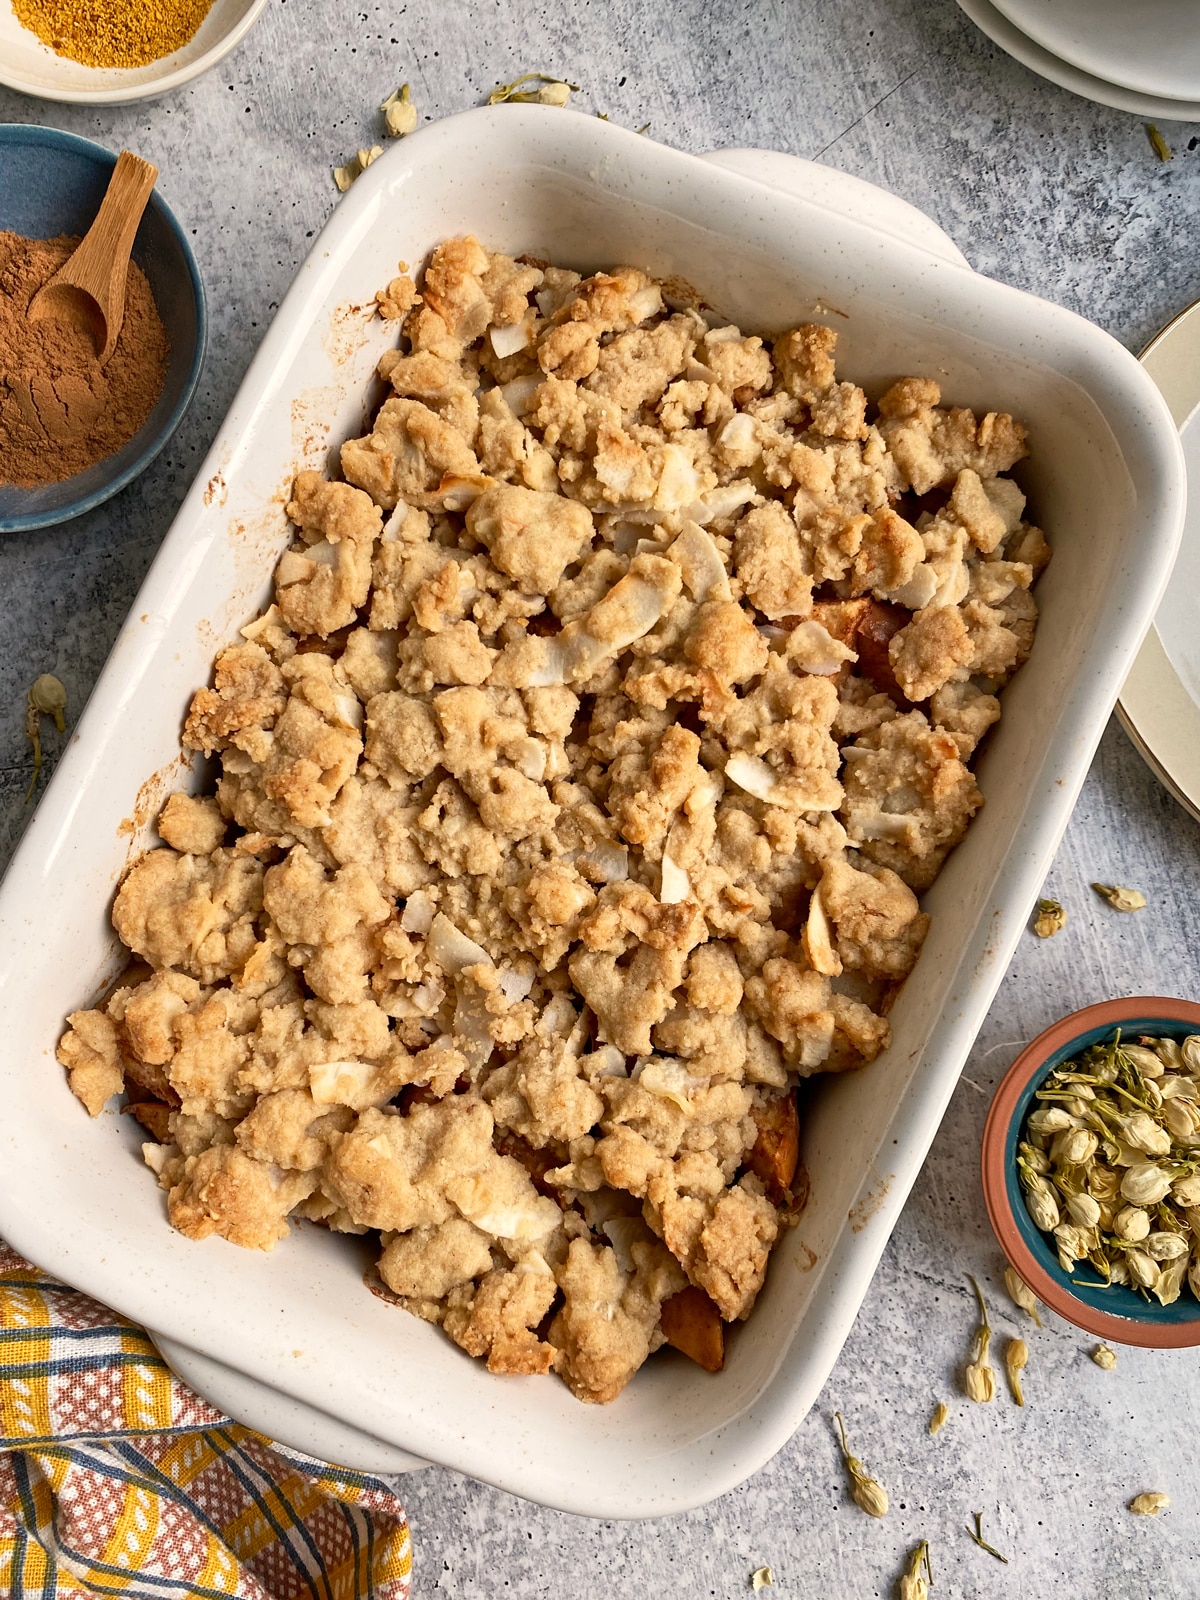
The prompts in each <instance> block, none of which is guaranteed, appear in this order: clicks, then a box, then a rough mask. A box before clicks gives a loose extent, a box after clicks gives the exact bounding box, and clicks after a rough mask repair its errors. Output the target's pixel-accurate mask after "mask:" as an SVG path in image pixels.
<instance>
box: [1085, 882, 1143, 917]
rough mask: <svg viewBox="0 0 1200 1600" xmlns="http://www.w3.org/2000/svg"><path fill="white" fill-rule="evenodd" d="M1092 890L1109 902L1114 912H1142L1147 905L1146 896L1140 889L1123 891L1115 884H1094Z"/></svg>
mask: <svg viewBox="0 0 1200 1600" xmlns="http://www.w3.org/2000/svg"><path fill="white" fill-rule="evenodd" d="M1092 888H1093V889H1095V891H1096V893H1097V894H1098V895H1102V896H1103V898H1104V899H1105V900H1107V901H1108V903H1109V905H1110V906H1111V907H1112V908H1113V910H1114V911H1141V910H1142V909H1143V908H1144V907H1145V904H1146V896H1145V895H1144V894H1143V893H1142V892H1141V890H1140V889H1122V888H1121V886H1120V885H1119V884H1115V883H1112V884H1109V883H1094V884H1093V885H1092Z"/></svg>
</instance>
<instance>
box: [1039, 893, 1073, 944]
mask: <svg viewBox="0 0 1200 1600" xmlns="http://www.w3.org/2000/svg"><path fill="white" fill-rule="evenodd" d="M1066 925H1067V913H1066V912H1065V911H1064V910H1063V908H1062V906H1060V905H1059V903H1058V901H1057V900H1039V901H1038V903H1037V915H1036V917H1035V919H1034V924H1033V931H1034V933H1036V934H1037V936H1038V938H1039V939H1049V938H1051V937H1052V936H1053V935H1054V934H1056V933H1061V932H1062V930H1063V929H1064V928H1065V927H1066Z"/></svg>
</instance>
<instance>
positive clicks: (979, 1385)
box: [963, 1361, 996, 1405]
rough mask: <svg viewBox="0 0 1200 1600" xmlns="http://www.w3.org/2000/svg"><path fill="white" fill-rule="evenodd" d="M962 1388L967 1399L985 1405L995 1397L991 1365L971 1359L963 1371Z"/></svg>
mask: <svg viewBox="0 0 1200 1600" xmlns="http://www.w3.org/2000/svg"><path fill="white" fill-rule="evenodd" d="M963 1390H964V1392H965V1393H966V1396H967V1399H968V1400H974V1401H977V1402H978V1403H979V1404H980V1405H985V1404H986V1403H987V1402H988V1401H989V1400H994V1399H995V1398H996V1373H995V1370H994V1369H993V1368H992V1367H989V1366H986V1365H984V1364H983V1363H981V1362H977V1361H971V1362H968V1363H967V1366H966V1368H965V1370H964V1372H963Z"/></svg>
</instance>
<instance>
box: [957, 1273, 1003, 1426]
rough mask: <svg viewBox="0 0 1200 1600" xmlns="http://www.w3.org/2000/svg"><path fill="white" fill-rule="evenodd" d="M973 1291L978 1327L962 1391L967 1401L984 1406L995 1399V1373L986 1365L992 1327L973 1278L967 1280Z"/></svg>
mask: <svg viewBox="0 0 1200 1600" xmlns="http://www.w3.org/2000/svg"><path fill="white" fill-rule="evenodd" d="M968 1281H969V1282H970V1285H971V1287H972V1289H974V1291H975V1298H976V1300H978V1302H979V1326H978V1327H977V1328H976V1330H975V1338H974V1340H973V1342H972V1345H971V1358H970V1360H969V1361H968V1362H967V1364H966V1366H965V1367H964V1369H963V1389H964V1391H965V1392H966V1395H967V1398H968V1399H969V1400H974V1401H976V1402H978V1403H979V1404H980V1405H985V1404H986V1403H987V1402H988V1401H989V1400H992V1399H994V1398H995V1394H996V1373H995V1369H994V1368H993V1367H991V1366H990V1365H989V1364H988V1347H989V1345H990V1344H991V1342H992V1325H991V1323H990V1322H989V1321H988V1313H987V1305H986V1303H985V1301H984V1298H983V1291H982V1290H981V1289H980V1287H979V1285H978V1284H977V1283H976V1281H975V1279H974V1278H970V1277H969V1280H968Z"/></svg>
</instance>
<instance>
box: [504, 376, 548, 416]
mask: <svg viewBox="0 0 1200 1600" xmlns="http://www.w3.org/2000/svg"><path fill="white" fill-rule="evenodd" d="M545 381H546V380H545V378H544V377H543V375H542V374H541V373H540V372H535V373H531V374H530V376H529V377H527V378H514V379H513V380H512V381H511V383H506V384H504V385H503V387H502V388H501V390H500V393H501V394H502V395H503V396H504V403H505V405H506V406H507V407H508V409H509V410H510V411H511V412H512V414H513V415H514V416H515V417H523V416H525V415H526V413H527V412H529V411H532V410H533V397H534V395H535V394H536V393H537V392H538V390H539V389H540V388H541V387H542V384H543V383H544V382H545Z"/></svg>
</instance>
